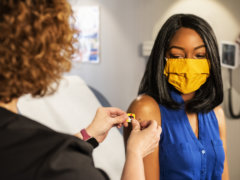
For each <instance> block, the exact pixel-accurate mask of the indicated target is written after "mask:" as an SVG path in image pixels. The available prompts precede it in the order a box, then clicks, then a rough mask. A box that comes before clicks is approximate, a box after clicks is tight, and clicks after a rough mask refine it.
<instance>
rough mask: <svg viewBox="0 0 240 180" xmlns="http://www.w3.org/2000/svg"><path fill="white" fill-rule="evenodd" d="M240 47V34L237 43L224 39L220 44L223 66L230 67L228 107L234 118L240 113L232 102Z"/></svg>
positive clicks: (237, 117) (238, 116) (239, 115)
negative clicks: (233, 83)
mask: <svg viewBox="0 0 240 180" xmlns="http://www.w3.org/2000/svg"><path fill="white" fill-rule="evenodd" d="M239 49H240V36H239V37H238V39H237V41H236V43H234V42H227V41H222V42H221V45H220V58H221V65H222V66H223V67H226V68H229V78H230V80H229V86H230V87H229V89H228V108H229V114H230V116H231V118H232V119H239V118H240V113H239V114H235V113H234V112H233V105H232V104H233V102H232V74H233V70H234V69H236V68H237V67H238V66H239V59H240V54H239V52H240V51H239Z"/></svg>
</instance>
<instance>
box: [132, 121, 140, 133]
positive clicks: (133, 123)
mask: <svg viewBox="0 0 240 180" xmlns="http://www.w3.org/2000/svg"><path fill="white" fill-rule="evenodd" d="M132 129H133V130H137V131H139V130H140V124H139V122H138V121H137V120H136V119H133V120H132Z"/></svg>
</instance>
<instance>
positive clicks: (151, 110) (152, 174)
mask: <svg viewBox="0 0 240 180" xmlns="http://www.w3.org/2000/svg"><path fill="white" fill-rule="evenodd" d="M128 112H129V113H134V114H135V115H136V120H138V121H139V122H141V121H144V120H147V121H148V120H156V121H157V122H158V124H159V125H161V115H160V109H159V105H158V104H157V102H156V101H155V100H154V99H153V98H152V97H150V96H148V95H141V96H139V97H137V98H136V99H135V100H134V101H133V102H132V103H131V105H130V106H129V108H128ZM130 133H131V125H130V126H129V127H127V128H124V142H125V145H126V143H127V139H128V137H129V135H130ZM158 152H159V151H158V148H156V150H155V151H154V152H153V153H151V154H149V155H148V156H146V157H145V158H144V171H145V177H146V180H155V179H157V180H159V155H158Z"/></svg>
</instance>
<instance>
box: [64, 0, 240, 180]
mask: <svg viewBox="0 0 240 180" xmlns="http://www.w3.org/2000/svg"><path fill="white" fill-rule="evenodd" d="M69 1H70V3H71V4H72V5H73V8H74V9H77V8H78V7H79V6H82V5H99V6H100V11H101V12H100V14H101V17H100V28H101V30H100V31H101V32H100V46H101V57H100V58H101V62H100V63H99V64H74V67H73V70H72V71H71V74H77V75H79V76H81V77H82V78H83V79H84V80H85V81H86V82H87V84H89V85H91V86H93V87H94V88H96V89H98V90H99V91H100V92H101V93H103V94H104V95H105V96H106V97H107V99H108V100H109V101H110V103H111V104H112V106H117V107H120V108H122V109H123V110H126V109H127V107H128V106H129V104H130V102H131V101H132V100H133V99H134V98H135V97H136V95H137V90H138V86H139V83H140V80H141V78H142V75H143V72H144V69H145V64H146V58H144V57H142V56H141V52H140V47H141V44H142V42H144V41H146V40H153V39H154V37H155V35H156V33H157V32H158V30H159V28H160V26H161V25H162V23H163V22H164V21H165V20H166V19H167V18H168V17H169V16H170V15H171V14H173V13H178V12H184V13H195V14H197V15H199V16H202V17H203V18H205V19H206V20H207V21H208V22H209V23H210V24H211V25H212V27H213V29H214V30H215V32H216V35H217V38H218V40H228V41H233V40H234V39H235V38H236V37H237V35H238V33H240V24H239V22H240V10H239V7H240V1H239V0H216V1H214V0H168V1H166V0H131V1H129V0H121V1H119V0H69ZM239 76H240V68H238V69H237V70H235V71H234V88H235V91H234V92H235V93H234V101H235V102H234V103H235V110H236V112H239V111H240V106H239V104H240V82H239ZM223 79H224V91H225V100H224V104H223V107H224V108H225V110H226V113H227V89H228V87H229V83H228V80H229V78H228V71H227V70H226V69H224V68H223ZM239 137H240V120H231V119H229V118H228V117H227V140H228V156H229V167H230V175H231V179H232V180H235V179H236V180H238V179H240V170H239V169H240V153H239V152H240V141H239V140H238V138H239Z"/></svg>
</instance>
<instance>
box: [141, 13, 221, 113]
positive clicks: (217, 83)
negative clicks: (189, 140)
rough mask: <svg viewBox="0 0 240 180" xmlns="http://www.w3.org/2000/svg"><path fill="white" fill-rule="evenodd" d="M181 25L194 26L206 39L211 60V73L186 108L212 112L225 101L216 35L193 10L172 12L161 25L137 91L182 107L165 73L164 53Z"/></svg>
mask: <svg viewBox="0 0 240 180" xmlns="http://www.w3.org/2000/svg"><path fill="white" fill-rule="evenodd" d="M181 27H185V28H191V29H193V30H195V31H196V32H197V33H198V34H199V35H200V36H201V38H202V39H203V42H204V44H205V46H206V50H207V55H208V59H209V60H210V66H211V68H210V76H209V78H208V79H207V81H206V83H205V84H204V85H202V86H201V87H200V88H199V89H198V90H197V91H196V93H195V96H194V97H193V98H192V99H191V100H189V101H188V102H186V103H185V108H186V111H187V112H209V111H211V110H212V109H213V108H215V107H216V106H217V105H219V104H221V103H222V101H223V85H222V77H221V66H220V58H219V52H218V45H217V41H216V37H215V35H214V32H213V30H212V28H211V27H210V25H209V24H208V23H207V22H206V21H205V20H203V19H202V18H200V17H197V16H195V15H192V14H176V15H173V16H171V17H170V18H169V19H168V20H167V21H166V22H165V23H164V25H163V26H162V28H161V29H160V31H159V33H158V35H157V38H156V40H155V43H154V46H153V49H152V52H151V55H150V57H149V60H148V63H147V66H146V70H145V73H144V76H143V78H142V81H141V84H140V87H139V91H138V94H143V93H144V94H147V95H150V96H152V97H153V98H154V99H155V100H156V101H157V102H158V103H160V104H162V105H164V106H166V107H168V108H172V109H179V108H180V104H179V103H177V102H175V101H174V100H173V99H172V98H171V95H170V91H169V90H171V89H173V87H172V86H171V85H170V84H169V83H168V81H167V78H166V77H165V75H164V74H163V70H164V66H165V53H166V51H167V49H168V47H169V44H170V41H171V39H172V38H173V36H174V34H175V33H176V31H177V30H178V29H180V28H181Z"/></svg>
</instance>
